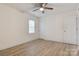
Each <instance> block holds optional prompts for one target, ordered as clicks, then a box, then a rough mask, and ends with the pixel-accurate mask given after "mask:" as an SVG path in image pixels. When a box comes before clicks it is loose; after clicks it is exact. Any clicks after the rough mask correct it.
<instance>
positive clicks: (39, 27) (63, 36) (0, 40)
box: [0, 3, 79, 56]
mask: <svg viewBox="0 0 79 59" xmlns="http://www.w3.org/2000/svg"><path fill="white" fill-rule="evenodd" d="M0 56H79V3H2V4H1V3H0Z"/></svg>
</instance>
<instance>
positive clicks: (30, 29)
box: [29, 20, 35, 33]
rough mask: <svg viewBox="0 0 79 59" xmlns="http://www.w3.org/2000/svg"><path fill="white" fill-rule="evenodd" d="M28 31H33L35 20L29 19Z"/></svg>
mask: <svg viewBox="0 0 79 59" xmlns="http://www.w3.org/2000/svg"><path fill="white" fill-rule="evenodd" d="M29 33H35V21H34V20H29Z"/></svg>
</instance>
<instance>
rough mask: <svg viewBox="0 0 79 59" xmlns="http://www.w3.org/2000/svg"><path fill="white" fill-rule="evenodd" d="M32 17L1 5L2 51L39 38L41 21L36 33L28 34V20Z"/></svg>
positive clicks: (0, 43)
mask: <svg viewBox="0 0 79 59" xmlns="http://www.w3.org/2000/svg"><path fill="white" fill-rule="evenodd" d="M30 16H32V15H30V14H24V13H21V12H20V11H18V10H16V9H13V8H11V7H8V6H5V5H0V50H2V49H5V48H9V47H12V46H15V45H18V44H21V43H24V42H28V41H31V40H33V39H37V38H39V29H38V28H39V19H38V18H37V17H35V16H33V17H35V20H36V33H35V34H28V19H29V17H30Z"/></svg>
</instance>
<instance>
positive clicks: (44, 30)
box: [40, 10, 76, 44]
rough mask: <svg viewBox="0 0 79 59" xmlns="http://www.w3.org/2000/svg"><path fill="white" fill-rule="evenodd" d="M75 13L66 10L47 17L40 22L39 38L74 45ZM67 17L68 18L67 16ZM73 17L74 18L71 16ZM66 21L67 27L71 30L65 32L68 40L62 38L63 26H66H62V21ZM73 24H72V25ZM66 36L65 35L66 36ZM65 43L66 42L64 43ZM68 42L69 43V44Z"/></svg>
mask: <svg viewBox="0 0 79 59" xmlns="http://www.w3.org/2000/svg"><path fill="white" fill-rule="evenodd" d="M74 14H75V11H74V10H67V11H63V12H60V13H57V14H51V15H47V16H45V17H43V18H41V20H40V37H41V38H43V39H46V40H52V41H58V42H64V43H67V42H68V43H72V44H73V43H74V42H73V41H74V40H75V43H76V36H75V35H76V26H75V18H74V19H73V17H75V15H74ZM67 15H69V16H67ZM73 15H74V16H73ZM66 20H67V21H68V22H69V23H71V24H69V26H72V27H70V28H71V29H72V30H70V32H67V33H68V34H69V35H70V38H71V39H70V40H68V39H67V38H66V37H65V36H64V34H65V33H64V30H66V29H65V26H68V25H67V23H66V24H64V21H66ZM73 22H74V23H73ZM66 35H67V34H66ZM66 41H67V42H66ZM69 41H70V42H69Z"/></svg>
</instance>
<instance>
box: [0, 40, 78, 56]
mask: <svg viewBox="0 0 79 59" xmlns="http://www.w3.org/2000/svg"><path fill="white" fill-rule="evenodd" d="M74 55H79V52H78V50H77V46H76V45H71V44H64V43H60V42H54V41H47V40H42V39H38V40H33V41H31V42H28V43H24V44H21V45H18V46H15V47H12V48H8V49H4V50H1V51H0V56H74Z"/></svg>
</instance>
